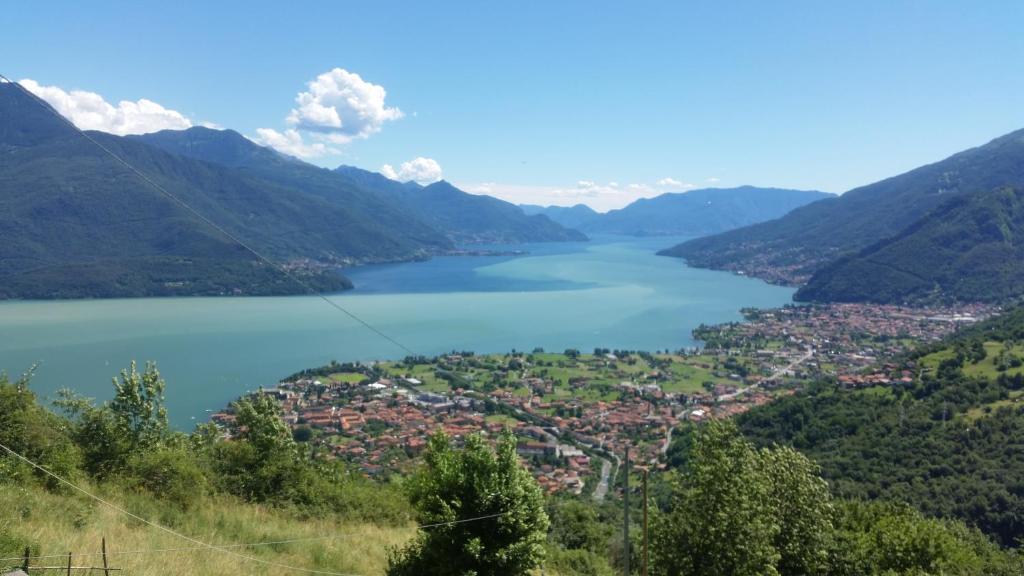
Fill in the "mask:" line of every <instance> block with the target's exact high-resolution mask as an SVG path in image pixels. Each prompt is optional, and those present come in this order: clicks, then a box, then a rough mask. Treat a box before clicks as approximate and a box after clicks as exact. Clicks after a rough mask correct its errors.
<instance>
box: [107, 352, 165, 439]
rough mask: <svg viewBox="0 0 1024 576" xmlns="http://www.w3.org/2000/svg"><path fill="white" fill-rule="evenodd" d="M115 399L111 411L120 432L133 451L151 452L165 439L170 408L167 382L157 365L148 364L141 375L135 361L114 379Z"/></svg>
mask: <svg viewBox="0 0 1024 576" xmlns="http://www.w3.org/2000/svg"><path fill="white" fill-rule="evenodd" d="M113 381H114V399H113V400H111V401H110V410H111V412H112V413H113V415H114V421H115V423H116V424H117V427H118V429H119V430H120V431H121V432H122V433H123V434H124V435H125V437H126V438H127V439H128V441H129V444H130V446H131V449H132V450H133V451H136V450H148V449H150V448H153V447H154V446H156V445H157V444H159V443H160V442H162V441H163V440H164V439H166V437H167V434H168V431H169V428H168V425H167V409H166V408H164V388H165V387H166V383H165V382H164V379H163V378H161V377H160V372H158V371H157V369H156V363H154V362H147V363H146V369H145V371H144V372H143V373H142V374H139V373H138V371H137V370H136V369H135V362H134V361H133V362H132V363H131V366H130V367H129V368H128V369H127V370H121V376H120V378H114V379H113Z"/></svg>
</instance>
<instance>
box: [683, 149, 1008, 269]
mask: <svg viewBox="0 0 1024 576" xmlns="http://www.w3.org/2000/svg"><path fill="white" fill-rule="evenodd" d="M1004 186H1015V187H1024V130H1018V131H1016V132H1012V133H1010V134H1007V135H1005V136H1001V137H999V138H996V139H995V140H993V141H991V142H989V143H987V144H985V145H983V146H979V147H977V148H972V149H970V150H966V151H964V152H960V153H958V154H954V155H953V156H950V157H949V158H946V159H945V160H942V161H939V162H936V163H934V164H929V165H927V166H922V167H920V168H917V169H914V170H911V171H909V172H906V173H904V174H900V175H899V176H894V177H892V178H888V179H885V180H882V181H880V182H876V183H874V184H869V185H867V186H863V187H860V188H856V189H854V190H850V191H849V192H846V193H845V194H843V195H842V196H839V197H837V198H830V199H826V200H821V201H818V202H815V203H813V204H809V205H807V206H804V207H801V208H797V209H796V210H793V211H792V212H790V213H789V214H787V215H786V216H783V217H782V218H778V219H776V220H772V221H769V222H763V223H761V224H755V225H753V226H748V227H745V228H740V229H737V230H733V231H730V232H726V233H723V234H719V235H716V236H709V237H706V238H698V239H695V240H690V241H688V242H685V243H683V244H680V245H679V246H676V247H674V248H671V249H669V250H666V251H665V252H664V254H666V255H669V256H677V257H681V258H685V259H686V260H687V261H688V262H689V263H690V264H692V265H694V266H700V267H707V268H719V269H726V270H737V271H744V272H746V273H747V274H751V275H754V276H759V277H763V278H767V279H770V280H772V281H777V282H785V283H791V284H799V283H802V282H804V281H806V280H807V278H809V277H810V275H811V274H813V273H814V272H816V271H817V270H819V269H821V268H822V267H824V266H825V265H826V264H827V263H829V262H830V261H831V260H833V259H835V258H837V257H839V256H842V255H844V254H846V253H850V252H856V251H858V250H861V249H863V248H865V247H867V246H870V245H872V244H874V243H876V242H878V241H880V240H883V239H885V238H888V237H891V236H895V235H896V234H898V233H899V232H900V231H901V230H903V229H904V228H906V227H907V226H909V225H911V224H913V223H914V222H916V221H917V220H918V219H919V218H921V217H922V216H924V215H925V214H927V213H929V212H931V211H932V210H934V209H936V208H937V207H939V206H940V205H942V204H943V203H945V202H946V201H947V200H949V199H951V198H953V197H956V196H959V195H962V194H970V193H976V192H985V191H988V190H993V189H995V188H999V187H1004Z"/></svg>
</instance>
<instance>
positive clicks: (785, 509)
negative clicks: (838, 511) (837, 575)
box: [759, 447, 834, 574]
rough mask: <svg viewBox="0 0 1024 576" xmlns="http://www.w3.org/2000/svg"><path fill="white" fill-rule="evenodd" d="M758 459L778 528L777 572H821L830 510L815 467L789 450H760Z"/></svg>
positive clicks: (829, 540)
mask: <svg viewBox="0 0 1024 576" xmlns="http://www.w3.org/2000/svg"><path fill="white" fill-rule="evenodd" d="M759 456H760V458H761V468H762V472H763V474H764V475H765V476H766V479H767V481H768V484H769V497H770V499H771V501H770V503H769V504H770V507H771V512H772V513H773V514H774V517H775V519H776V522H777V523H778V526H779V531H778V533H776V535H775V539H774V541H773V545H774V547H775V550H776V551H777V552H778V553H779V564H778V569H779V572H780V573H781V574H821V573H823V572H825V570H826V568H827V566H828V556H829V554H828V550H829V548H830V547H831V545H832V535H833V526H832V517H833V515H834V510H833V508H832V502H831V495H830V494H829V490H828V484H827V483H826V482H825V481H824V480H822V478H821V476H820V470H819V468H818V465H817V464H815V463H814V462H811V461H810V460H809V459H808V458H807V457H806V456H804V455H803V454H800V453H799V452H797V451H796V450H794V449H792V448H789V447H778V448H771V449H762V450H761V451H760V453H759Z"/></svg>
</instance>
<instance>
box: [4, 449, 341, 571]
mask: <svg viewBox="0 0 1024 576" xmlns="http://www.w3.org/2000/svg"><path fill="white" fill-rule="evenodd" d="M0 449H3V450H5V451H7V453H9V454H10V455H11V456H14V457H15V458H17V459H19V460H21V461H22V462H25V463H26V464H28V465H29V466H32V467H33V468H35V469H36V470H39V471H40V472H43V473H44V474H46V475H48V476H50V477H52V478H53V479H55V480H57V481H58V482H60V483H61V484H64V485H66V486H69V487H71V488H73V489H75V490H77V491H78V492H81V493H82V494H84V495H86V496H88V497H89V498H92V499H93V500H95V501H97V502H99V503H101V504H103V505H104V506H107V507H109V508H112V509H113V510H116V511H117V512H120V513H121V514H124V515H125V516H128V517H129V518H133V519H135V520H138V521H139V522H142V523H143V524H146V525H148V526H151V527H153V528H156V529H158V530H162V531H164V532H166V533H168V534H170V535H172V536H175V537H178V538H181V539H183V540H187V541H189V542H191V543H193V544H196V545H198V546H199V547H201V548H206V549H210V550H217V551H220V552H224V553H225V554H229V555H231V556H235V557H237V558H239V559H242V560H245V561H248V562H256V563H258V564H263V565H265V566H270V567H273V568H283V569H287V570H294V571H296V572H304V573H306V574H323V575H326V576H361V575H359V574H351V573H344V572H330V571H327V570H314V569H311V568H300V567H298V566H289V565H287V564H280V563H278V562H271V561H269V560H263V559H262V558H256V557H254V556H246V555H245V554H242V553H240V552H235V551H234V550H231V549H228V548H218V547H217V546H214V545H212V544H207V543H206V542H203V541H201V540H197V539H195V538H193V537H191V536H187V535H185V534H182V533H180V532H177V531H175V530H173V529H171V528H168V527H166V526H164V525H162V524H157V523H156V522H152V521H150V520H147V519H145V518H143V517H142V516H139V515H138V514H133V513H131V512H129V511H128V510H125V509H124V508H121V507H120V506H118V505H117V504H114V503H112V502H108V501H107V500H104V499H103V498H100V497H99V496H97V495H95V494H93V493H92V492H89V491H88V490H86V489H85V488H82V487H81V486H78V485H77V484H75V483H73V482H71V481H69V480H66V479H64V478H62V477H61V476H59V475H57V474H55V473H53V472H51V471H49V470H47V469H46V468H45V467H43V466H40V465H39V464H36V463H35V462H33V461H31V460H29V459H28V458H26V457H24V456H22V455H21V454H19V453H17V452H15V451H14V450H11V449H10V448H8V447H7V446H4V445H3V444H0Z"/></svg>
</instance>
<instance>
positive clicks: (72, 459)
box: [0, 371, 80, 488]
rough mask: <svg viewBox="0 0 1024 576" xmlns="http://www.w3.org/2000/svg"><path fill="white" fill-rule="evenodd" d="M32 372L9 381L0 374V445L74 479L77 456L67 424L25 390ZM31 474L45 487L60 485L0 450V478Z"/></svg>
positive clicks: (78, 456)
mask: <svg viewBox="0 0 1024 576" xmlns="http://www.w3.org/2000/svg"><path fill="white" fill-rule="evenodd" d="M31 377H32V372H31V371H29V372H28V373H27V374H25V375H24V376H22V377H21V378H19V379H18V380H17V381H15V382H10V381H9V380H8V378H7V375H6V374H3V373H0V444H3V445H4V446H7V447H8V448H10V449H11V450H13V451H15V452H17V453H19V454H21V455H22V456H24V457H26V458H28V459H29V460H31V461H33V462H36V463H38V464H40V465H41V466H44V467H45V468H46V469H48V470H50V471H52V472H54V473H55V474H57V475H59V476H62V477H65V478H67V477H71V476H74V475H75V473H76V470H77V466H78V463H79V460H80V454H79V451H78V449H77V448H76V447H75V445H74V443H73V442H72V441H71V439H70V438H69V437H68V434H67V423H66V422H65V421H64V420H63V419H61V418H59V417H57V415H55V414H53V413H51V412H49V411H48V410H46V409H45V408H43V407H42V406H40V405H39V404H38V403H37V402H36V395H35V393H33V392H32V391H31V390H30V389H29V381H30V380H31ZM28 474H34V475H35V476H36V477H37V478H38V479H39V480H41V481H42V482H43V483H44V484H45V485H46V486H48V487H50V488H57V487H58V486H59V485H60V484H59V483H58V482H57V481H56V480H54V479H53V478H52V477H50V476H48V475H46V474H45V473H43V472H40V471H38V470H35V469H33V468H31V467H29V466H28V464H25V463H24V462H22V461H21V460H19V459H17V458H15V457H14V456H13V455H10V454H8V453H6V451H2V450H0V478H3V479H7V478H11V479H16V478H19V477H21V476H23V475H28Z"/></svg>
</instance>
